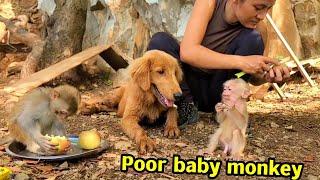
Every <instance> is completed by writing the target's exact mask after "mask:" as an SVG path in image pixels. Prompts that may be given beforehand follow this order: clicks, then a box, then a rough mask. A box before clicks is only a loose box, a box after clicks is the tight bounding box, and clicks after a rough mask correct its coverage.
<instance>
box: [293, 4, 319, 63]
mask: <svg viewBox="0 0 320 180" xmlns="http://www.w3.org/2000/svg"><path fill="white" fill-rule="evenodd" d="M294 14H295V19H296V22H297V26H298V30H299V33H300V37H301V42H302V46H303V49H304V54H305V56H306V57H313V56H317V55H319V49H320V31H319V29H320V1H319V0H295V1H294Z"/></svg>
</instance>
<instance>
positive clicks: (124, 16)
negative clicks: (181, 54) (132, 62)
mask: <svg viewBox="0 0 320 180" xmlns="http://www.w3.org/2000/svg"><path fill="white" fill-rule="evenodd" d="M193 2H194V0H185V1H163V0H159V1H158V0H156V1H149V0H132V1H131V0H120V1H119V0H109V1H103V0H91V1H90V3H89V7H88V9H90V10H89V11H88V14H87V25H86V32H85V35H84V38H83V48H84V49H85V48H88V47H91V46H94V45H98V44H115V46H116V47H118V48H119V49H121V50H122V51H123V52H124V53H125V54H126V55H127V56H128V57H131V58H136V57H140V56H141V55H142V53H144V51H145V50H146V47H147V44H148V42H149V40H150V36H151V35H152V34H154V33H156V32H159V31H165V32H169V33H170V34H172V35H173V36H174V37H176V38H177V39H181V38H182V36H183V34H184V31H185V28H186V24H187V21H188V19H189V16H190V15H191V10H192V7H193ZM97 7H99V8H97Z"/></svg>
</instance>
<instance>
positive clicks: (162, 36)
mask: <svg viewBox="0 0 320 180" xmlns="http://www.w3.org/2000/svg"><path fill="white" fill-rule="evenodd" d="M179 48H180V47H179V44H178V42H177V40H176V39H175V38H174V37H172V35H170V34H169V33H166V32H157V33H155V34H154V35H153V36H152V37H151V39H150V41H149V44H148V48H147V50H148V51H149V50H155V49H156V50H162V51H164V52H167V53H169V54H171V55H174V57H175V58H177V56H179Z"/></svg>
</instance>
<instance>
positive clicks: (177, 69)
mask: <svg viewBox="0 0 320 180" xmlns="http://www.w3.org/2000/svg"><path fill="white" fill-rule="evenodd" d="M175 74H176V77H177V81H178V82H179V83H180V82H181V81H182V78H183V73H182V70H181V67H180V65H179V63H178V61H177V66H176V72H175Z"/></svg>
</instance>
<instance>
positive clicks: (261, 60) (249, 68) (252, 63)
mask: <svg viewBox="0 0 320 180" xmlns="http://www.w3.org/2000/svg"><path fill="white" fill-rule="evenodd" d="M239 62H240V69H241V70H242V71H243V72H245V73H248V74H262V73H264V72H265V71H269V70H270V69H271V67H270V65H276V66H278V65H279V62H278V61H277V60H274V59H272V58H269V57H266V56H260V55H251V56H239ZM270 75H271V74H270ZM270 77H271V76H270Z"/></svg>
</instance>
